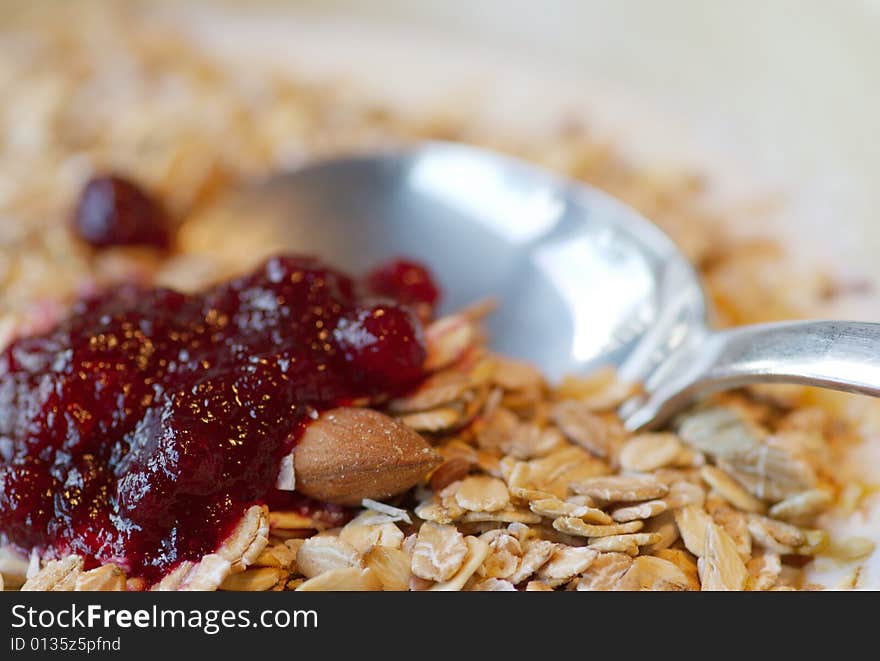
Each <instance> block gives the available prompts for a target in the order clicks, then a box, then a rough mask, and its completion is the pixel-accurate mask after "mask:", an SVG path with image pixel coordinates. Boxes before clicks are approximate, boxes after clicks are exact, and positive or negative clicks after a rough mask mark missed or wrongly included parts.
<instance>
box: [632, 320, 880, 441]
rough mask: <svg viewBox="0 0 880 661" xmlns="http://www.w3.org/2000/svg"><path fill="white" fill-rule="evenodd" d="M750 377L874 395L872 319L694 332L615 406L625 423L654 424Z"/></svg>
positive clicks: (879, 381) (876, 357)
mask: <svg viewBox="0 0 880 661" xmlns="http://www.w3.org/2000/svg"><path fill="white" fill-rule="evenodd" d="M752 383H797V384H803V385H809V386H819V387H822V388H832V389H834V390H844V391H847V392H854V393H862V394H866V395H873V396H880V323H867V322H855V321H793V322H782V323H774V324H757V325H754V326H740V327H738V328H731V329H729V330H724V331H719V332H706V333H700V334H698V335H697V336H696V337H695V338H694V340H693V341H691V342H688V343H686V344H685V345H684V346H683V347H681V348H679V349H678V350H676V351H675V352H674V353H673V354H672V355H670V356H669V357H668V358H667V359H666V360H665V361H664V362H663V363H662V364H661V365H660V366H659V367H658V368H657V369H656V370H655V371H654V373H653V374H651V376H650V377H649V378H648V379H647V381H646V382H645V394H644V395H641V396H639V397H638V398H636V399H633V400H631V401H629V402H627V403H626V404H624V406H623V407H622V408H621V416H622V417H623V419H624V422H625V424H626V426H627V427H628V428H629V429H641V428H645V427H653V426H656V425H659V424H662V423H663V422H665V421H666V420H668V419H669V418H670V417H671V416H672V415H674V414H675V413H677V412H678V411H680V410H681V409H683V408H684V407H686V406H687V405H688V404H690V403H692V402H693V401H694V400H695V399H696V398H697V397H700V396H702V395H706V394H708V393H711V392H716V391H719V390H728V389H731V388H737V387H739V386H744V385H748V384H752Z"/></svg>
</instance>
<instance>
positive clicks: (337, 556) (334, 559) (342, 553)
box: [296, 535, 361, 578]
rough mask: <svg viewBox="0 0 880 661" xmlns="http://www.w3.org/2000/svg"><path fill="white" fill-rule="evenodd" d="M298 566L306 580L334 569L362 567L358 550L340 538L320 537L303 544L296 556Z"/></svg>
mask: <svg viewBox="0 0 880 661" xmlns="http://www.w3.org/2000/svg"><path fill="white" fill-rule="evenodd" d="M296 566H297V568H298V569H299V573H300V574H302V575H303V576H305V577H306V578H314V577H315V576H320V575H321V574H324V573H326V572H328V571H332V570H334V569H341V568H345V567H358V568H359V567H360V566H361V559H360V554H359V553H358V552H357V550H356V549H355V548H354V547H353V546H351V545H350V544H349V543H348V542H345V541H343V540H342V539H340V538H339V537H331V536H329V535H318V536H315V537H310V538H309V539H307V540H305V542H303V544H302V546H300V547H299V551H298V552H297V554H296Z"/></svg>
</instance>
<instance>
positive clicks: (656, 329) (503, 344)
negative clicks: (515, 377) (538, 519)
mask: <svg viewBox="0 0 880 661" xmlns="http://www.w3.org/2000/svg"><path fill="white" fill-rule="evenodd" d="M224 206H225V207H226V208H227V210H228V212H229V213H231V214H235V215H236V216H237V217H238V218H247V219H248V221H247V222H248V223H249V226H250V227H251V229H252V231H256V228H257V227H258V226H259V229H260V231H261V232H269V233H270V235H271V236H272V248H273V250H274V251H276V252H277V251H282V250H289V251H296V252H301V253H310V254H315V255H319V256H320V257H321V258H323V259H325V260H327V261H328V262H330V263H333V264H336V265H338V266H342V267H344V268H346V269H351V270H354V271H358V270H360V271H363V270H366V269H367V268H369V267H371V266H374V265H375V264H377V263H379V262H381V261H383V260H385V259H388V258H390V257H395V256H407V257H412V258H414V259H417V260H419V261H422V262H423V263H425V264H427V265H428V266H429V267H430V268H431V270H432V271H433V272H434V273H435V274H436V276H437V277H438V280H439V283H440V286H441V288H442V290H443V294H444V296H443V305H444V308H445V309H446V310H454V309H457V308H460V307H462V306H464V305H467V304H468V303H472V302H473V301H475V300H478V299H481V298H485V297H487V296H488V297H492V298H493V299H494V300H495V301H496V302H497V304H498V308H497V311H496V312H495V313H494V314H493V315H492V317H491V319H490V320H489V330H490V333H491V337H492V344H493V348H494V349H495V350H497V351H499V352H502V353H504V354H506V355H510V356H514V357H517V358H521V359H524V360H527V361H530V362H532V363H534V364H535V365H537V366H538V367H539V368H541V370H542V371H543V372H544V373H545V374H547V375H548V376H549V378H550V379H558V378H561V377H562V376H563V375H564V374H567V373H587V372H589V371H591V370H593V369H595V368H598V367H600V366H608V365H610V366H613V367H615V368H616V369H617V371H618V374H619V376H620V377H621V378H622V379H625V380H630V381H638V382H644V384H645V392H644V394H642V395H640V396H639V397H637V398H635V399H633V400H631V401H629V402H627V403H626V404H625V405H624V407H623V408H622V409H621V414H622V416H623V418H624V421H625V423H626V424H627V426H628V427H630V428H631V429H636V428H640V427H645V426H650V425H655V424H659V423H661V422H663V421H664V420H666V419H667V418H668V417H669V416H670V415H672V414H673V413H675V412H676V411H677V410H679V409H680V408H681V407H683V406H685V405H686V404H688V403H690V402H691V401H693V400H694V399H695V398H696V397H697V396H699V395H701V394H703V393H706V392H710V391H712V390H719V389H722V388H728V387H736V386H740V385H744V384H746V383H754V382H766V381H783V382H795V383H809V384H814V385H823V386H828V387H833V388H838V389H843V390H851V391H856V392H864V393H869V394H874V395H876V394H878V393H880V389H878V386H880V361H878V360H877V359H876V358H875V357H874V356H875V354H876V353H877V351H876V349H877V348H878V347H880V325H877V324H858V323H854V322H792V323H786V324H771V325H762V326H753V327H745V328H741V329H736V330H734V331H725V332H720V333H716V332H712V331H710V329H709V326H708V323H707V305H706V302H705V297H704V294H703V290H702V288H701V285H700V282H699V278H698V276H697V274H696V272H695V271H694V269H693V267H692V266H691V265H690V263H689V262H688V260H687V259H686V258H685V257H684V255H683V254H682V253H681V252H680V251H679V250H678V248H677V247H676V246H675V244H674V243H673V242H672V241H671V240H670V239H669V238H668V237H667V236H666V235H665V234H664V233H663V232H662V231H660V230H659V229H658V228H657V227H656V226H655V225H654V224H652V223H651V222H650V221H649V220H647V219H645V218H644V217H642V216H641V215H640V214H639V213H638V212H636V211H635V210H633V209H631V208H629V207H627V206H625V205H624V204H622V203H621V202H619V201H618V200H616V199H614V198H612V197H610V196H609V195H607V194H605V193H603V192H601V191H599V190H597V189H595V188H592V187H590V186H587V185H585V184H583V183H579V182H573V181H570V180H566V179H564V178H562V177H559V176H556V175H554V174H551V173H549V172H547V171H545V170H542V169H540V168H538V167H535V166H532V165H529V164H527V163H525V162H522V161H519V160H516V159H514V158H510V157H507V156H502V155H499V154H495V153H491V152H487V151H485V150H482V149H478V148H475V147H469V146H464V145H457V144H446V143H425V144H422V145H419V146H417V147H414V148H411V149H407V150H401V151H394V152H387V153H376V154H368V155H361V156H351V157H345V158H338V159H332V160H327V161H319V162H317V163H313V164H309V165H307V166H305V167H303V168H301V169H298V170H294V171H290V172H285V173H281V174H278V175H275V176H273V177H271V178H269V179H267V180H264V181H261V182H258V183H256V184H254V185H251V186H249V187H247V188H244V189H242V190H241V191H239V192H238V193H237V194H236V196H235V197H234V198H233V199H232V200H227V201H225V202H224Z"/></svg>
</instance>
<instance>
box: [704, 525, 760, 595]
mask: <svg viewBox="0 0 880 661" xmlns="http://www.w3.org/2000/svg"><path fill="white" fill-rule="evenodd" d="M697 568H698V570H699V572H700V584H701V585H702V586H703V587H702V589H703V590H744V589H745V586H746V580H747V579H748V577H749V572H748V570H747V569H746V566H745V564H743V561H742V559H741V558H740V557H739V554H738V553H737V551H736V544H734V543H733V540H732V539H731V538H730V535H728V534H727V533H726V532H724V529H722V528H721V526H718V525H716V524H714V523H710V524H709V526H708V528H707V529H706V545H705V547H704V549H703V555H702V557H701V558H700V559H699V560H697Z"/></svg>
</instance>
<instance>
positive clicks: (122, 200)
mask: <svg viewBox="0 0 880 661" xmlns="http://www.w3.org/2000/svg"><path fill="white" fill-rule="evenodd" d="M73 228H74V231H75V232H76V234H77V235H79V237H80V238H81V239H83V240H84V241H85V242H87V243H89V244H91V245H92V246H94V247H96V248H106V247H109V246H153V247H156V248H168V246H169V245H170V244H171V223H170V222H169V219H168V215H167V214H166V213H165V210H164V209H163V208H162V205H161V204H159V202H157V201H156V200H155V199H153V198H152V197H151V196H150V195H149V194H147V193H146V192H145V191H144V190H142V189H141V188H140V187H139V186H138V185H137V184H135V183H134V182H133V181H130V180H128V179H125V178H123V177H120V176H117V175H107V176H100V177H94V178H92V179H90V180H89V181H88V183H87V184H86V185H85V187H84V188H83V191H82V193H81V194H80V198H79V201H78V202H77V205H76V210H75V212H74V216H73Z"/></svg>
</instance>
